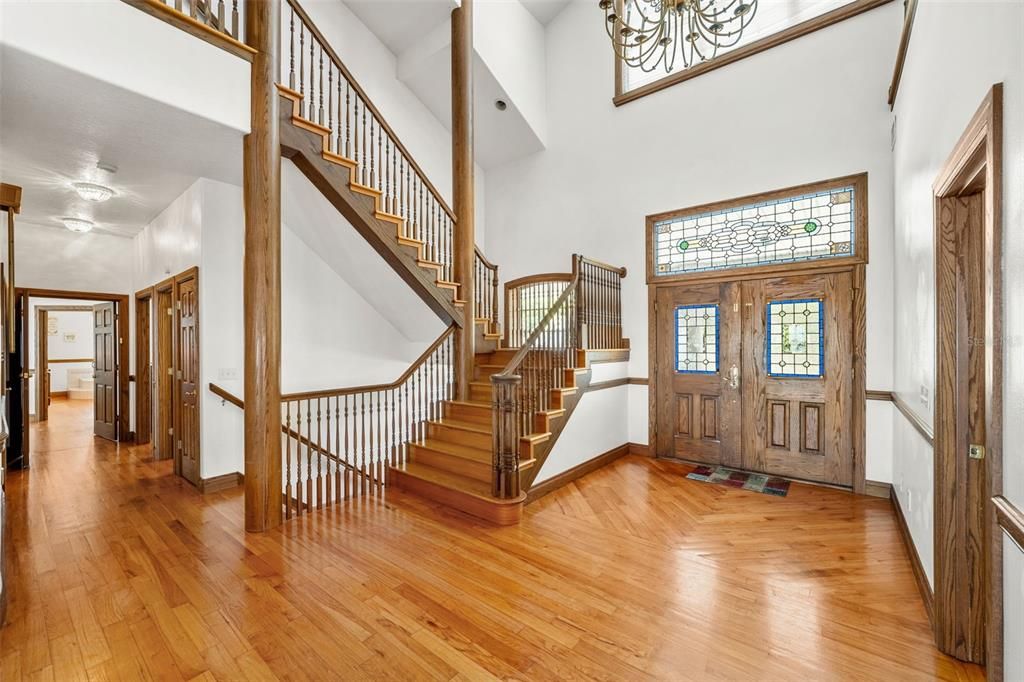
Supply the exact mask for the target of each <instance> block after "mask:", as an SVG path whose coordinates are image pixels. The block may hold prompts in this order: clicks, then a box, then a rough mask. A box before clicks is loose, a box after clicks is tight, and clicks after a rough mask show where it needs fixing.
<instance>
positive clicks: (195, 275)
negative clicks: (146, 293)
mask: <svg viewBox="0 0 1024 682" xmlns="http://www.w3.org/2000/svg"><path fill="white" fill-rule="evenodd" d="M192 280H195V283H196V321H195V329H196V358H197V361H198V363H199V368H198V372H197V374H199V375H200V376H201V372H202V357H201V355H200V347H199V338H200V337H199V335H200V332H201V330H200V328H199V322H200V317H199V316H200V314H201V309H200V307H199V305H200V303H199V266H193V267H191V268H189V269H188V270H185V271H183V272H180V273H178V274H177V275H175V276H174V277H173V290H172V293H171V305H172V307H173V308H174V315H173V316H171V319H172V320H173V323H172V325H171V348H172V352H171V356H172V362H171V368H172V371H173V372H174V374H173V381H172V382H171V395H172V408H171V412H172V414H171V423H172V424H174V438H173V439H172V443H171V445H172V449H173V450H174V473H176V474H177V475H179V476H182V466H181V449H180V448H178V447H175V446H174V441H175V440H177V438H178V437H179V436H180V435H181V425H180V421H181V414H182V410H181V409H180V405H181V404H182V398H181V384H180V382H179V379H178V374H179V372H180V368H179V366H178V358H179V357H180V356H181V354H180V352H179V351H180V348H179V344H178V339H179V335H180V334H179V332H180V331H181V325H180V319H179V316H180V308H179V306H178V298H179V288H180V287H181V285H182V283H183V282H188V281H192ZM197 390H198V388H197ZM196 421H197V424H196V430H197V431H199V429H200V424H202V394H201V392H200V395H199V396H197V405H196ZM200 433H201V432H200ZM202 461H203V460H202V439H201V438H200V442H198V443H196V472H195V473H196V480H195V483H194V484H195V485H196V486H197V487H199V486H200V485H201V483H202ZM183 478H184V477H183Z"/></svg>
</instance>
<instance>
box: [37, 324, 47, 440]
mask: <svg viewBox="0 0 1024 682" xmlns="http://www.w3.org/2000/svg"><path fill="white" fill-rule="evenodd" d="M49 318H50V316H49V314H48V313H47V311H45V310H40V311H38V312H37V314H36V419H37V420H39V421H41V422H44V421H46V420H47V419H49V412H50V368H49V365H48V362H47V358H48V357H49V349H48V345H49V340H50V335H49Z"/></svg>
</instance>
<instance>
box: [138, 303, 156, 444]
mask: <svg viewBox="0 0 1024 682" xmlns="http://www.w3.org/2000/svg"><path fill="white" fill-rule="evenodd" d="M151 304H152V298H138V297H136V299H135V442H136V443H137V444H139V445H144V444H146V443H148V442H149V441H150V438H151V432H152V421H153V383H152V381H153V372H152V370H153V366H152V360H151V358H152V351H151V348H150V346H151V343H150V336H151V328H150V310H151V307H152V305H151Z"/></svg>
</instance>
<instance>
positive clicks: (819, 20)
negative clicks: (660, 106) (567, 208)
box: [612, 0, 892, 107]
mask: <svg viewBox="0 0 1024 682" xmlns="http://www.w3.org/2000/svg"><path fill="white" fill-rule="evenodd" d="M890 2H892V0H853V2H850V3H849V4H846V5H843V6H842V7H837V8H835V9H834V10H832V11H831V12H826V13H825V14H821V15H819V16H816V17H813V18H811V19H807V20H806V21H802V22H800V23H799V24H794V25H793V26H790V27H789V28H787V29H783V30H781V31H779V32H777V33H772V34H771V35H767V36H765V37H764V38H761V39H759V40H755V41H754V42H752V43H749V44H747V45H744V46H743V47H740V48H737V49H735V50H732V51H730V52H726V53H725V54H722V55H720V56H718V57H714V58H712V59H709V60H708V61H706V62H702V63H700V64H697V65H696V66H692V67H690V68H689V69H683V70H682V71H677V72H675V73H670V74H668V75H667V76H664V77H663V78H659V79H658V80H656V81H652V82H650V83H646V84H644V85H641V86H640V87H638V88H635V89H633V90H629V91H626V90H624V88H623V78H624V76H625V73H624V72H623V69H622V62H621V61H620V60H619V59H618V57H616V56H615V55H614V54H613V55H612V59H613V60H614V62H615V96H614V97H612V103H613V104H615V106H617V107H620V106H622V105H623V104H626V103H627V102H632V101H634V100H637V99H640V98H641V97H646V96H647V95H652V94H654V93H656V92H660V91H661V90H664V89H665V88H669V87H672V86H673V85H675V84H677V83H682V82H683V81H687V80H690V79H691V78H696V77H697V76H700V75H702V74H705V73H708V72H709V71H714V70H715V69H717V68H720V67H722V66H725V65H727V64H732V63H733V62H737V61H739V60H741V59H744V58H746V57H751V56H753V55H755V54H758V53H759V52H764V51H765V50H769V49H771V48H773V47H776V46H778V45H782V44H783V43H788V42H789V41H790V40H793V39H795V38H799V37H801V36H805V35H807V34H809V33H813V32H815V31H817V30H819V29H823V28H827V27H829V26H831V25H833V24H837V23H839V22H840V21H843V20H845V19H850V18H853V17H855V16H857V15H858V14H863V13H864V12H867V11H869V10H873V9H875V8H876V7H881V6H882V5H887V4H889V3H890Z"/></svg>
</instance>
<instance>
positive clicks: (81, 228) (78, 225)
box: [61, 218, 95, 232]
mask: <svg viewBox="0 0 1024 682" xmlns="http://www.w3.org/2000/svg"><path fill="white" fill-rule="evenodd" d="M61 221H62V222H63V223H64V227H66V228H68V229H69V230H71V231H72V232H88V231H89V230H91V229H92V228H93V226H94V225H95V223H93V222H92V221H91V220H86V219H85V218H61Z"/></svg>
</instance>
